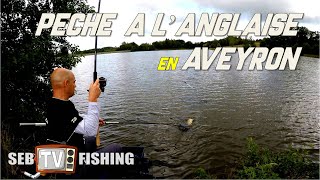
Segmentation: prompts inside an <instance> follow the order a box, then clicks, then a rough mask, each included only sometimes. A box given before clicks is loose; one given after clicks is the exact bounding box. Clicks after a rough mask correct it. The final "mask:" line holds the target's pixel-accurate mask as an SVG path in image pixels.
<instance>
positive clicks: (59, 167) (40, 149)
mask: <svg viewBox="0 0 320 180" xmlns="http://www.w3.org/2000/svg"><path fill="white" fill-rule="evenodd" d="M77 154H78V149H77V148H76V147H74V146H69V145H60V144H51V145H40V146H36V147H35V154H33V153H17V154H16V153H9V164H11V165H15V164H18V165H31V164H34V163H35V165H36V171H37V172H40V173H41V174H42V173H43V174H46V173H65V174H72V173H75V169H76V162H77V161H76V160H77ZM33 158H34V159H33Z"/></svg>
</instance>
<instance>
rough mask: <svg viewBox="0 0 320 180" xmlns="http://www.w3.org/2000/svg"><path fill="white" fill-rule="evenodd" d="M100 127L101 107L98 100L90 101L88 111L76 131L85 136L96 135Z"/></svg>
mask: <svg viewBox="0 0 320 180" xmlns="http://www.w3.org/2000/svg"><path fill="white" fill-rule="evenodd" d="M98 127H99V107H98V103H97V102H89V108H88V113H87V114H86V115H85V116H84V117H83V120H82V121H81V122H80V123H79V124H78V126H77V127H76V129H75V132H76V133H78V134H83V135H84V136H96V135H97V131H98Z"/></svg>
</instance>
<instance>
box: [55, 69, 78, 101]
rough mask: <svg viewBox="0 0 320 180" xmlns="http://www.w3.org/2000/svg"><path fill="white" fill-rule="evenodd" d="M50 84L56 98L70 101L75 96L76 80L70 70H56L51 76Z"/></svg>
mask: <svg viewBox="0 0 320 180" xmlns="http://www.w3.org/2000/svg"><path fill="white" fill-rule="evenodd" d="M50 82H51V86H52V89H53V95H54V96H55V97H57V98H62V99H69V98H70V97H72V96H73V95H74V92H75V88H76V80H75V77H74V75H73V73H72V72H71V71H70V70H68V69H64V68H57V69H55V70H54V71H53V72H52V74H51V76H50Z"/></svg>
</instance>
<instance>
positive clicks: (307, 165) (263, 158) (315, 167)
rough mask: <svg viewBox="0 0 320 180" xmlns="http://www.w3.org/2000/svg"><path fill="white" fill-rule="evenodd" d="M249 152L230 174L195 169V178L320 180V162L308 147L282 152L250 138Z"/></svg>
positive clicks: (248, 141) (248, 142) (248, 143)
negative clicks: (310, 153)
mask: <svg viewBox="0 0 320 180" xmlns="http://www.w3.org/2000/svg"><path fill="white" fill-rule="evenodd" d="M246 151H247V152H246V154H245V155H244V156H243V157H242V158H241V160H240V161H239V162H240V163H239V164H237V165H236V167H234V169H231V170H227V171H226V172H231V173H229V174H228V177H217V176H215V175H214V174H209V173H207V172H206V171H205V170H204V169H203V168H199V169H197V170H196V171H195V172H194V178H198V179H211V178H228V179H234V178H236V179H239V178H240V179H279V178H281V179H319V163H314V162H312V160H311V158H310V156H309V155H308V152H307V151H306V150H300V149H294V148H292V147H290V148H289V149H287V150H285V151H282V152H273V151H270V150H269V149H266V148H261V147H259V146H258V145H257V144H256V143H255V142H254V140H253V139H252V138H248V140H247V149H246Z"/></svg>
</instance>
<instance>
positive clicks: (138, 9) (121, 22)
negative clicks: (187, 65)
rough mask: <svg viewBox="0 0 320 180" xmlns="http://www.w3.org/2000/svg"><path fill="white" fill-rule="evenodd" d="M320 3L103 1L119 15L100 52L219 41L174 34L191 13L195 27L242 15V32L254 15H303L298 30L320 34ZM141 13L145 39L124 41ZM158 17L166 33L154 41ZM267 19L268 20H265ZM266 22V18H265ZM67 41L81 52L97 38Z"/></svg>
mask: <svg viewBox="0 0 320 180" xmlns="http://www.w3.org/2000/svg"><path fill="white" fill-rule="evenodd" d="M88 1H89V2H88V4H89V5H91V6H94V7H96V11H97V7H98V2H99V1H98V0H88ZM317 1H318V0H277V1H269V0H201V1H200V0H198V1H197V0H114V1H109V0H101V10H100V12H101V13H118V17H117V19H116V20H112V22H113V25H112V28H111V30H112V35H111V36H110V37H99V38H98V48H101V47H106V46H120V45H121V43H122V42H124V41H125V42H135V43H137V44H141V43H145V42H147V43H152V42H154V41H161V40H164V39H165V38H169V39H183V40H185V41H192V42H201V41H210V40H213V39H217V37H206V36H205V35H204V33H203V34H202V37H188V36H187V35H185V34H184V35H182V36H181V37H175V36H174V34H175V33H176V31H177V30H178V29H179V27H180V25H181V24H182V22H183V21H184V19H185V18H186V17H187V15H188V14H189V13H195V14H196V23H197V22H198V20H199V18H200V16H201V14H202V13H209V15H210V17H211V14H212V13H241V16H240V20H239V22H238V26H237V29H238V30H243V29H244V28H245V26H246V25H247V23H248V22H249V21H250V19H251V18H252V16H253V14H255V13H262V14H264V15H265V14H268V13H304V18H303V20H300V21H299V26H305V27H307V28H308V29H309V30H313V31H319V30H320V13H319V8H317V7H318V6H317V5H316V4H317V3H316V2H317ZM138 13H144V14H145V36H144V37H138V35H137V34H133V35H132V36H131V37H125V36H124V34H125V33H126V31H127V29H128V28H129V26H130V25H131V23H132V21H133V20H134V18H135V17H136V15H137V14H138ZM158 13H164V14H165V16H164V19H163V22H162V25H161V29H164V30H167V33H166V36H165V37H152V36H151V32H152V29H153V26H154V23H155V20H156V17H157V14H158ZM171 15H174V16H175V17H176V21H175V22H174V23H173V24H172V25H169V23H170V16H171ZM263 17H265V16H263ZM263 19H264V18H263ZM262 25H263V24H262ZM196 27H197V25H196ZM68 40H69V41H70V42H71V43H73V44H76V45H79V47H80V49H81V50H86V49H93V48H94V37H89V36H87V37H72V38H68Z"/></svg>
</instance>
